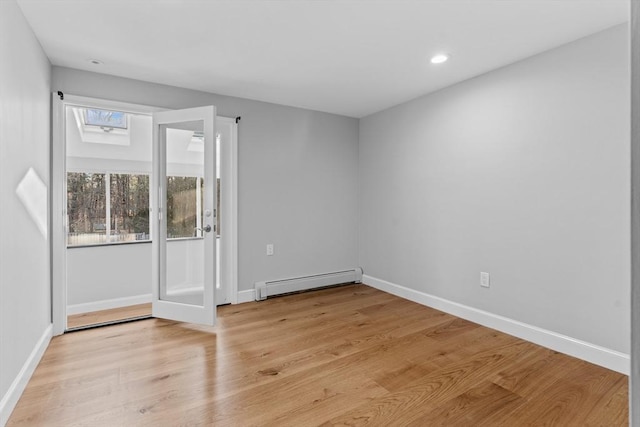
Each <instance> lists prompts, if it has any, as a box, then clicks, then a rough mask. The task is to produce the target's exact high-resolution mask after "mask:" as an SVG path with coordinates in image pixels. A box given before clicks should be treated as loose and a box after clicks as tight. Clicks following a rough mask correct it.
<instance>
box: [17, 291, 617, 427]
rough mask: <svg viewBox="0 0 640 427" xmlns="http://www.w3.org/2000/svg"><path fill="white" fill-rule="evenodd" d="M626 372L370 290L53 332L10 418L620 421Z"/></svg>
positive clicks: (98, 422)
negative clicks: (202, 322) (195, 319)
mask: <svg viewBox="0 0 640 427" xmlns="http://www.w3.org/2000/svg"><path fill="white" fill-rule="evenodd" d="M627 386H628V384H627V377H626V376H624V375H620V374H618V373H615V372H613V371H609V370H607V369H604V368H601V367H598V366H595V365H592V364H589V363H587V362H583V361H580V360H578V359H574V358H572V357H569V356H566V355H563V354H560V353H557V352H555V351H552V350H549V349H546V348H543V347H540V346H537V345H535V344H531V343H529V342H526V341H522V340H520V339H517V338H514V337H511V336H509V335H505V334H503V333H500V332H497V331H495V330H492V329H488V328H485V327H482V326H479V325H476V324H474V323H471V322H468V321H465V320H462V319H459V318H456V317H453V316H451V315H448V314H445V313H442V312H439V311H437V310H433V309H430V308H427V307H424V306H421V305H418V304H415V303H412V302H409V301H406V300H402V299H400V298H397V297H394V296H392V295H389V294H386V293H384V292H380V291H378V290H375V289H373V288H370V287H367V286H365V285H351V286H345V287H340V288H333V289H327V290H323V291H317V292H311V293H305V294H299V295H291V296H287V297H282V298H274V299H269V300H267V301H263V302H257V303H253V302H252V303H246V304H240V305H232V306H224V307H220V308H219V311H218V325H217V326H216V327H213V328H211V327H202V326H195V325H190V324H184V323H177V322H172V321H165V320H159V319H149V320H143V321H140V322H133V323H126V324H121V325H115V326H109V327H105V328H98V329H91V330H86V331H81V332H76V333H73V334H67V335H63V336H60V337H55V338H54V339H53V340H52V341H51V344H50V347H49V348H48V350H47V351H46V353H45V355H44V357H43V360H42V362H41V363H40V365H39V366H38V368H37V369H36V372H35V373H34V375H33V377H32V379H31V381H30V382H29V384H28V386H27V388H26V390H25V392H24V394H23V396H22V398H21V399H20V401H19V402H18V405H17V407H16V409H15V411H14V412H13V414H12V416H11V418H10V420H9V423H8V425H9V426H196V425H216V426H254V425H261V426H313V425H327V426H329V425H340V426H355V425H365V424H369V425H376V426H390V425H402V426H405V425H406V426H437V425H446V426H491V425H503V426H523V425H558V426H587V425H592V426H618V425H621V426H622V425H627V417H628V405H627V397H628V392H627Z"/></svg>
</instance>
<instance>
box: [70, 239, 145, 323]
mask: <svg viewBox="0 0 640 427" xmlns="http://www.w3.org/2000/svg"><path fill="white" fill-rule="evenodd" d="M140 295H151V243H131V244H129V243H125V244H119V245H105V246H102V245H100V246H91V247H79V248H70V249H67V304H68V305H71V306H74V305H79V304H88V303H96V302H102V301H105V300H113V299H121V298H131V297H136V296H140ZM125 305H126V304H125ZM74 312H75V311H74Z"/></svg>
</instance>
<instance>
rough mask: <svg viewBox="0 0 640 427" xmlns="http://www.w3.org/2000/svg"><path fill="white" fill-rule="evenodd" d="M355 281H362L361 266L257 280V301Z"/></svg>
mask: <svg viewBox="0 0 640 427" xmlns="http://www.w3.org/2000/svg"><path fill="white" fill-rule="evenodd" d="M354 282H355V283H360V282H362V269H361V268H360V267H358V268H354V269H353V270H345V271H336V272H333V273H325V274H316V275H314V276H305V277H295V278H291V279H282V280H272V281H269V282H256V283H255V290H256V301H262V300H265V299H267V298H268V297H272V296H276V295H282V294H289V293H292V292H301V291H307V290H310V289H318V288H323V287H325V286H332V285H339V284H341V283H354Z"/></svg>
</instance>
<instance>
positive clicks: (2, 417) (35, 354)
mask: <svg viewBox="0 0 640 427" xmlns="http://www.w3.org/2000/svg"><path fill="white" fill-rule="evenodd" d="M52 336H53V325H52V324H51V325H49V326H47V328H46V329H45V330H44V332H43V333H42V336H41V337H40V339H39V340H38V342H37V343H36V345H35V347H34V348H33V350H32V351H31V354H30V355H29V357H28V358H27V360H26V361H25V362H24V365H22V369H20V372H19V373H18V376H16V378H15V379H14V380H13V383H11V386H10V387H9V390H7V392H6V393H5V395H4V396H2V400H0V426H4V425H6V424H7V421H9V417H10V416H11V412H13V409H14V408H15V407H16V404H17V403H18V400H19V399H20V396H22V393H23V392H24V389H25V388H26V387H27V383H28V382H29V379H31V375H33V372H34V371H35V370H36V367H37V366H38V363H40V359H42V356H43V355H44V352H45V350H46V349H47V347H48V346H49V342H50V341H51V337H52Z"/></svg>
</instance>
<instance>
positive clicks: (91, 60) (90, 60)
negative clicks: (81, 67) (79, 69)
mask: <svg viewBox="0 0 640 427" xmlns="http://www.w3.org/2000/svg"><path fill="white" fill-rule="evenodd" d="M87 61H88V62H89V63H90V64H93V65H102V64H104V62H102V61H100V60H99V59H87Z"/></svg>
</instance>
